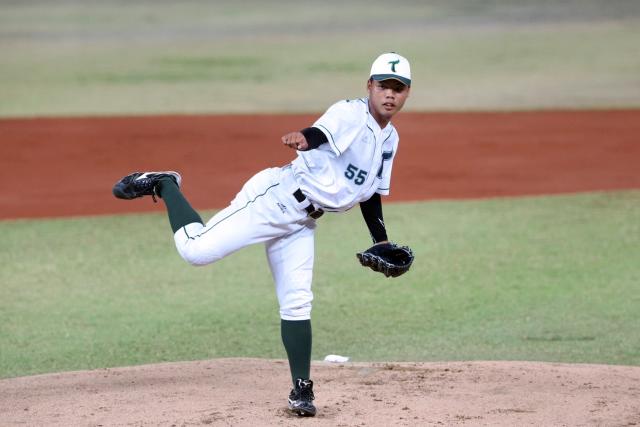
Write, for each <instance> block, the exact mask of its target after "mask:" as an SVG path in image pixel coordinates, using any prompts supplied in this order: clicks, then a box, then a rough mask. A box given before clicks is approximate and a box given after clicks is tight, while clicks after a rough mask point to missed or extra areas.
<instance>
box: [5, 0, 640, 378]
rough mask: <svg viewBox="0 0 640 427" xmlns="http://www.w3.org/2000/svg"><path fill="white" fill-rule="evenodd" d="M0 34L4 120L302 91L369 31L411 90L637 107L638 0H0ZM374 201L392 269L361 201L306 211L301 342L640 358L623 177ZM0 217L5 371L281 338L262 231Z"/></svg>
mask: <svg viewBox="0 0 640 427" xmlns="http://www.w3.org/2000/svg"><path fill="white" fill-rule="evenodd" d="M0 50H1V51H2V54H1V55H0V117H3V118H6V117H23V116H59V115H83V116H84V115H108V114H117V115H127V114H155V113H234V112H307V111H308V112H311V111H314V112H318V111H319V110H320V109H322V108H325V107H326V106H328V105H330V104H331V103H333V102H334V101H336V100H338V99H342V98H346V97H353V96H358V95H361V94H363V93H364V82H365V80H366V77H367V76H368V71H369V66H370V63H371V60H372V59H373V58H374V57H375V56H377V55H378V54H379V53H380V52H381V51H386V50H397V51H398V52H400V53H402V54H404V55H405V56H407V57H408V58H410V60H411V61H412V72H413V81H414V85H413V87H412V94H411V97H410V99H409V101H408V102H407V109H408V110H419V111H424V110H472V109H481V110H487V109H489V110H507V109H540V108H617V107H625V108H628V107H635V108H637V107H638V106H640V2H638V1H636V0H608V1H604V0H563V1H546V0H539V1H528V0H510V1H498V0H479V1H473V2H472V1H466V0H446V1H445V0H437V1H436V0H433V1H418V0H399V1H396V2H393V4H392V5H391V4H390V3H389V2H387V1H384V2H383V1H381V0H369V1H365V0H356V1H349V2H342V1H340V2H338V1H337V0H329V1H326V2H311V1H293V0H279V1H274V2H261V1H258V0H247V1H243V2H236V1H232V0H221V1H216V2H209V1H205V0H188V1H183V2H179V3H178V2H168V1H164V0H162V1H155V0H154V1H151V0H143V1H136V2H125V1H124V0H109V1H98V0H83V1H80V0H63V1H56V2H53V3H52V2H49V1H44V0H34V1H28V2H19V1H8V0H4V1H3V0H0ZM1 142H2V140H1V136H0V143H1ZM238 185H241V183H238ZM385 218H386V222H387V224H388V227H389V229H390V231H391V236H392V238H393V239H395V240H397V241H399V242H402V243H406V244H409V245H411V246H412V247H413V248H414V249H415V251H416V254H417V260H416V263H415V266H414V268H413V269H412V271H411V272H410V273H409V274H407V275H406V276H403V277H402V278H400V279H397V280H389V279H385V278H383V277H380V276H379V275H376V274H374V273H373V272H370V271H368V270H366V271H365V270H363V269H362V268H361V267H360V266H359V265H358V264H357V262H356V259H355V256H354V253H355V252H356V251H357V250H360V249H363V248H364V247H366V246H367V245H368V243H369V238H368V234H367V232H366V230H365V226H364V224H363V223H362V220H361V219H360V215H359V213H358V212H357V210H354V211H353V212H350V213H347V214H345V215H341V216H334V215H325V217H323V218H322V219H321V227H320V228H319V231H318V234H317V252H318V256H317V260H316V270H315V280H314V291H315V295H316V301H315V306H314V312H313V319H314V342H315V343H314V353H313V358H314V359H320V358H322V357H324V355H326V354H329V353H337V354H343V355H348V356H350V357H352V359H353V360H356V361H371V360H399V361H400V360H404V361H410V360H411V361H412V360H416V361H418V360H419V361H430V360H482V359H492V360H493V359H497V360H505V359H518V360H538V361H561V362H593V363H612V364H631V365H639V364H640V332H639V330H640V328H639V327H638V326H639V325H640V314H639V313H640V311H639V310H638V306H640V289H639V284H640V270H639V269H638V260H639V259H640V249H639V248H640V232H639V225H638V224H640V192H638V191H620V192H612V193H594V194H582V195H568V196H555V197H531V198H513V199H497V200H485V201H456V202H425V203H412V204H393V205H389V206H386V207H385ZM353 230H356V232H354V231H353ZM358 230H359V231H358ZM0 234H1V235H2V239H0V377H12V376H20V375H27V374H34V373H40V372H56V371H62V370H74V369H86V368H99V367H108V366H124V365H131V364H142V363H150V362H157V361H173V360H194V359H206V358H215V357H224V356H252V357H268V358H272V357H274V358H284V357H285V354H284V350H283V349H282V345H281V343H280V338H279V317H278V312H277V303H276V298H275V295H274V291H273V284H272V281H271V277H270V273H269V271H268V267H267V263H266V260H265V255H264V253H263V249H262V248H260V247H251V248H247V249H245V250H243V251H241V252H239V253H238V254H235V255H233V256H232V257H229V258H228V259H225V260H223V261H222V262H220V263H218V264H216V265H213V266H208V267H205V268H200V269H197V268H193V267H190V266H188V265H187V264H185V263H184V262H183V261H182V260H181V259H180V258H179V256H178V255H177V254H176V253H175V250H174V249H173V241H172V236H171V233H170V230H169V227H168V225H167V220H166V218H165V217H164V215H163V214H157V215H132V216H114V217H97V218H69V219H57V220H29V221H27V220H25V221H0Z"/></svg>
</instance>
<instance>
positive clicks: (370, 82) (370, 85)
mask: <svg viewBox="0 0 640 427" xmlns="http://www.w3.org/2000/svg"><path fill="white" fill-rule="evenodd" d="M372 86H373V78H371V77H370V78H369V80H367V92H370V91H371V88H372Z"/></svg>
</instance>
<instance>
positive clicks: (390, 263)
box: [356, 243, 414, 277]
mask: <svg viewBox="0 0 640 427" xmlns="http://www.w3.org/2000/svg"><path fill="white" fill-rule="evenodd" d="M356 256H357V257H358V260H359V261H360V264H362V265H363V266H364V267H369V268H371V269H372V270H373V271H377V272H378V273H382V274H384V275H385V276H387V277H398V276H400V275H401V274H404V273H406V272H407V271H408V270H409V267H411V264H412V263H413V258H414V257H413V252H412V251H411V248H409V247H408V246H398V245H396V244H395V243H380V244H377V245H373V246H371V247H370V248H369V249H367V250H366V251H363V252H358V253H357V254H356Z"/></svg>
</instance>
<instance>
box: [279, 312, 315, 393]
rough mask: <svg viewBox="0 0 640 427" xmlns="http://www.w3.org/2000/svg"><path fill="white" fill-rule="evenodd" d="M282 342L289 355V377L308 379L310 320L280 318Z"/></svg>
mask: <svg viewBox="0 0 640 427" xmlns="http://www.w3.org/2000/svg"><path fill="white" fill-rule="evenodd" d="M280 333H281V334H282V343H283V344H284V348H285V350H287V356H288V357H289V369H290V370H291V379H292V381H294V385H295V380H296V378H303V379H309V371H310V370H311V320H281V322H280Z"/></svg>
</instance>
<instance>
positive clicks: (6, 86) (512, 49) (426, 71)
mask: <svg viewBox="0 0 640 427" xmlns="http://www.w3.org/2000/svg"><path fill="white" fill-rule="evenodd" d="M0 7H1V10H2V12H1V13H0V47H1V48H2V55H0V94H1V96H0V117H2V116H5V117H10V116H48V115H95V114H117V115H122V114H129V113H133V114H151V113H167V112H175V113H203V112H213V113H237V112H301V111H310V112H317V111H318V110H320V109H322V107H321V106H325V105H330V104H332V103H333V102H335V101H336V100H337V99H343V98H348V97H355V96H361V95H364V87H365V80H366V78H367V76H368V72H369V67H370V64H371V61H372V59H373V58H375V57H376V56H377V55H378V54H379V53H381V52H382V51H389V50H395V51H398V52H400V53H402V54H404V55H405V56H407V57H408V58H409V59H410V60H411V62H412V74H413V81H414V85H413V88H412V96H411V99H410V101H409V102H408V103H407V109H409V110H419V111H424V110H473V109H476V110H477V109H481V110H485V109H493V110H496V109H499V110H509V109H536V108H537V109H540V108H590V107H598V108H619V107H626V108H628V107H637V106H639V105H640V3H638V2H637V1H635V0H608V1H604V0H564V1H562V2H556V1H527V0H511V1H507V2H505V1H495V0H483V1H473V2H470V1H464V0H448V1H414V0H399V1H395V2H393V5H392V6H391V5H389V3H388V2H386V1H381V0H369V1H364V0H357V1H349V2H337V1H335V0H332V1H328V2H311V1H293V0H286V1H285V0H280V1H275V2H266V3H265V2H261V1H258V0H249V1H242V2H236V1H232V0H223V1H216V2H210V1H205V0H190V1H186V2H180V3H171V2H166V1H138V2H124V1H118V0H110V1H96V0H93V1H84V0H83V1H80V0H66V1H63V2H56V3H55V5H54V6H52V4H51V2H45V1H43V0H41V1H30V2H14V1H4V2H3V1H0Z"/></svg>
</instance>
